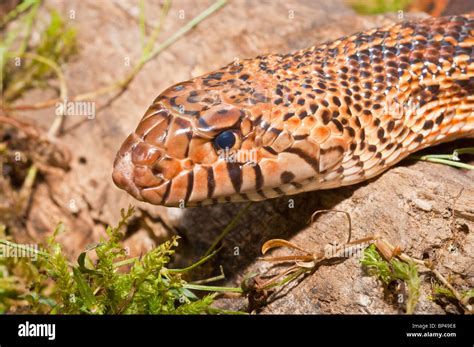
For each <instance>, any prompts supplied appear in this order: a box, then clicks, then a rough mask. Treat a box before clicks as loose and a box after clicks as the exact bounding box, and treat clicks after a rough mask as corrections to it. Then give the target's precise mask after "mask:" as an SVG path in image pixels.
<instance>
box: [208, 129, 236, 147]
mask: <svg viewBox="0 0 474 347" xmlns="http://www.w3.org/2000/svg"><path fill="white" fill-rule="evenodd" d="M236 142H237V139H236V135H235V133H234V132H233V131H232V130H226V131H223V132H221V133H220V134H219V135H217V137H216V138H215V139H214V146H216V148H218V149H226V148H227V149H232V147H234V145H235V143H236Z"/></svg>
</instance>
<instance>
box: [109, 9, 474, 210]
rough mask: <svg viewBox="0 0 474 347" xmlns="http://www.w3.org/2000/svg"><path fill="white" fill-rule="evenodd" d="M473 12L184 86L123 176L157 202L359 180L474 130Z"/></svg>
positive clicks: (150, 126) (150, 119)
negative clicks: (416, 152)
mask: <svg viewBox="0 0 474 347" xmlns="http://www.w3.org/2000/svg"><path fill="white" fill-rule="evenodd" d="M473 33H474V16H471V15H462V16H455V17H440V18H433V19H426V20H421V21H414V22H410V21H407V22H400V23H397V24H394V25H391V26H387V27H382V28H378V29H372V30H369V31H366V32H361V33H358V34H355V35H353V36H350V37H343V38H340V39H338V40H336V41H333V42H328V43H325V44H322V45H320V46H315V47H311V48H308V49H305V50H300V51H297V52H294V53H292V54H285V55H282V54H269V55H263V56H259V57H256V58H254V59H247V60H242V61H236V62H233V63H232V64H230V65H228V66H226V67H224V68H221V69H219V70H217V71H214V72H212V73H209V74H206V75H204V76H200V77H197V78H194V79H191V80H189V81H185V82H182V83H179V84H176V85H174V86H172V87H170V88H168V89H167V90H165V91H164V92H163V93H162V94H161V95H159V96H158V97H157V98H156V99H155V101H154V102H153V104H152V105H151V106H150V107H149V108H148V110H147V111H146V113H145V115H144V117H143V118H142V120H141V122H140V123H139V125H138V127H137V128H136V130H135V132H133V133H132V134H131V135H130V136H129V137H128V138H127V139H126V140H125V142H124V143H123V145H122V147H121V149H120V150H119V152H118V154H117V157H116V160H115V163H114V172H113V180H114V182H115V183H116V185H118V186H119V187H120V188H122V189H125V190H126V191H128V192H129V193H130V194H131V195H133V196H134V197H135V198H137V199H139V200H143V201H147V202H149V203H152V204H156V205H166V206H179V205H181V206H196V205H203V204H214V203H221V202H234V201H246V200H255V201H257V200H264V199H269V198H275V197H278V196H282V195H292V194H297V193H300V192H305V191H312V190H319V189H329V188H336V187H340V186H345V185H352V184H355V183H358V182H361V181H364V180H367V179H369V178H371V177H374V176H376V175H379V174H380V173H382V172H383V171H384V170H386V169H388V168H389V167H391V166H393V165H394V164H396V163H397V162H399V161H400V160H402V159H403V158H405V157H406V156H408V155H409V154H411V153H413V152H415V151H418V150H420V149H422V148H425V147H428V146H433V145H436V144H438V143H441V142H446V141H451V140H454V139H457V138H461V137H473V136H474V115H473V110H474V93H473V91H474V36H473Z"/></svg>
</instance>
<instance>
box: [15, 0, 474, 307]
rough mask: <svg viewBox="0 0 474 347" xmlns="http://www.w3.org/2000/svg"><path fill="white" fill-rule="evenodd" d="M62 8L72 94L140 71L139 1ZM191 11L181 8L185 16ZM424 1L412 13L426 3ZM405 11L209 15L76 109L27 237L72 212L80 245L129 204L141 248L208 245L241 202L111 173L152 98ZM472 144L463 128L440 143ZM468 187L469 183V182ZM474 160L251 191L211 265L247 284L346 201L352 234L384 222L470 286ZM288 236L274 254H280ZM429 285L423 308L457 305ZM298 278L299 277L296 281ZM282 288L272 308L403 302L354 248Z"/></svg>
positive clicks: (44, 113)
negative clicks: (73, 36)
mask: <svg viewBox="0 0 474 347" xmlns="http://www.w3.org/2000/svg"><path fill="white" fill-rule="evenodd" d="M146 4H147V12H146V13H147V18H146V20H147V24H148V25H149V26H152V25H154V23H155V22H156V19H157V18H158V13H159V8H160V7H159V6H160V1H154V0H153V1H152V0H150V1H147V2H146ZM210 4H212V1H205V0H202V1H199V2H196V3H191V2H190V1H184V0H183V1H174V2H173V5H172V8H171V11H170V14H169V16H168V17H167V19H166V21H165V22H164V24H163V32H162V33H161V35H160V38H159V40H160V41H162V40H163V39H164V38H166V37H169V36H170V35H171V34H172V33H174V32H175V31H176V30H177V29H178V28H180V27H181V26H182V25H184V24H185V23H186V22H187V21H188V20H190V19H191V18H193V17H194V16H196V15H197V14H199V13H200V12H201V11H203V10H204V9H205V8H206V7H207V6H209V5H210ZM52 8H56V9H58V10H59V11H60V13H62V14H63V15H64V16H66V17H67V18H69V19H68V20H69V22H70V24H71V25H73V26H74V27H76V28H77V29H78V40H79V44H80V50H79V55H78V56H77V57H76V58H75V59H74V61H72V62H70V63H69V64H68V65H67V66H66V67H65V68H64V72H65V77H66V80H67V84H68V88H69V93H70V95H75V94H79V93H83V92H88V91H92V90H95V89H97V88H99V87H101V86H105V85H108V84H109V83H111V82H113V81H114V80H115V79H116V78H118V77H119V76H124V75H125V74H126V73H127V72H129V71H130V69H131V66H132V65H133V64H134V63H135V62H136V61H137V59H138V58H139V52H140V49H141V48H140V39H139V30H138V22H137V13H138V10H137V7H136V5H134V4H133V3H132V2H123V1H121V2H119V1H101V2H97V1H92V0H83V1H79V0H76V1H74V0H71V1H68V2H64V1H60V0H47V1H46V6H44V7H43V8H42V9H41V11H42V13H43V14H45V16H46V13H47V12H48V11H49V10H50V9H52ZM183 16H184V18H182V17H183ZM421 16H426V15H424V14H409V15H408V14H407V17H421ZM397 20H398V19H397V15H394V14H392V15H380V16H359V15H356V14H355V13H354V12H353V11H352V10H351V9H350V8H348V7H347V6H346V5H344V4H343V3H342V2H340V1H331V2H327V1H324V0H318V1H316V0H313V1H310V0H308V1H303V0H300V1H292V2H291V3H287V2H285V1H281V2H278V3H277V2H273V1H262V2H258V4H257V3H256V2H254V1H250V0H249V1H244V0H236V1H233V2H231V3H229V4H228V5H227V6H225V7H224V8H223V9H222V10H220V11H219V12H218V13H216V14H214V15H212V16H211V17H210V18H208V19H207V20H205V21H204V22H203V23H201V24H200V25H199V26H198V27H197V28H196V29H194V30H193V31H192V32H190V33H189V34H188V35H186V36H185V37H184V38H182V39H181V40H179V41H178V42H176V43H175V44H173V45H172V46H171V47H170V48H168V49H167V50H166V51H165V52H163V53H162V54H161V55H160V56H159V57H158V58H156V59H154V60H153V61H151V62H150V63H149V64H147V65H146V66H145V67H144V69H143V70H142V71H141V72H140V73H139V75H138V76H137V78H136V79H135V80H134V81H133V82H132V83H131V84H130V85H129V87H128V89H127V90H126V92H125V93H123V94H122V95H121V96H120V97H119V98H117V99H115V100H113V102H112V103H108V101H109V100H108V99H107V98H105V97H104V98H101V99H99V100H96V101H97V103H96V109H97V110H99V111H98V112H97V114H96V117H95V118H94V119H91V120H84V119H82V118H79V117H76V118H74V117H69V118H67V119H66V123H65V131H64V133H63V135H62V136H61V137H60V145H61V146H64V147H65V148H67V149H68V150H69V151H70V152H71V155H72V159H71V162H70V167H71V168H70V170H68V171H63V170H56V171H55V172H54V173H43V174H41V176H40V180H39V181H38V182H37V184H36V187H35V191H34V194H33V200H32V203H31V208H30V211H29V215H28V218H27V219H26V225H25V228H24V230H23V231H21V232H19V233H18V235H16V238H17V240H18V241H20V242H28V241H30V240H32V239H33V240H37V241H39V240H43V239H44V238H45V237H46V236H48V235H49V234H50V233H51V231H52V230H53V229H54V226H55V225H56V224H57V223H58V221H63V222H64V223H65V224H66V226H67V228H68V230H69V231H68V232H67V233H65V234H63V235H62V237H61V242H62V243H63V244H64V246H65V249H66V250H67V251H68V253H69V254H70V255H71V257H73V258H74V257H76V256H77V255H78V254H79V253H80V252H81V251H82V250H83V249H84V248H85V247H86V245H87V244H89V243H92V242H96V241H97V240H98V238H99V237H100V236H101V235H103V230H104V226H105V225H108V224H115V223H116V222H117V221H118V219H119V215H120V209H121V208H126V207H127V206H128V205H129V204H133V205H135V206H136V207H137V217H136V219H135V221H134V225H133V227H130V228H129V230H128V235H127V239H126V241H125V242H126V245H127V246H129V247H130V250H131V254H132V255H136V254H141V253H143V252H144V251H146V250H148V249H150V248H151V247H153V246H154V245H156V244H157V243H158V242H161V241H163V240H164V239H166V238H167V237H169V235H170V234H171V233H173V232H177V233H179V234H180V235H181V236H182V240H181V248H180V256H179V258H178V259H177V264H189V263H191V262H192V261H193V260H195V259H197V258H198V257H199V256H201V255H202V254H203V253H204V252H205V251H206V250H207V249H208V247H209V246H210V245H211V244H212V242H213V240H214V239H215V237H216V236H217V235H218V234H219V233H220V232H221V231H222V230H223V228H224V227H225V226H226V225H227V224H228V223H229V222H230V221H231V220H232V218H233V217H234V216H235V215H236V213H237V212H238V211H239V210H240V209H241V208H243V206H244V205H243V204H232V205H221V206H211V207H205V208H195V209H186V210H180V209H171V208H163V207H157V206H151V205H147V204H144V203H139V202H137V201H135V200H133V198H131V197H129V196H128V195H127V194H126V193H124V192H123V191H120V190H119V189H117V188H116V187H115V186H114V185H113V182H112V179H111V171H112V163H113V159H114V156H115V153H116V151H117V150H118V148H119V146H120V144H121V142H122V141H123V140H124V139H125V137H126V136H127V135H128V133H130V132H131V131H132V130H133V128H134V127H135V126H136V124H137V122H138V120H139V119H140V118H141V116H142V114H143V113H144V111H145V110H146V108H147V107H148V105H149V104H150V103H151V101H152V100H153V99H154V98H155V97H156V96H157V95H158V94H159V92H160V91H162V90H164V89H165V88H166V87H168V86H169V85H172V84H174V83H177V82H179V81H182V80H186V79H189V78H191V77H193V76H197V75H199V74H202V73H204V72H207V71H211V70H214V69H216V68H219V67H221V66H223V65H225V64H227V63H229V62H230V61H232V60H234V59H236V58H239V59H240V58H250V57H253V56H256V55H260V54H263V53H269V52H274V53H287V52H290V51H293V50H297V49H301V48H306V47H308V46H312V45H315V44H318V43H321V42H323V41H326V40H330V39H336V38H338V37H339V36H342V35H348V34H351V33H354V32H356V31H360V30H364V29H368V28H372V27H374V26H379V25H383V24H387V23H392V22H395V21H397ZM54 96H55V93H54V92H53V91H38V90H36V91H33V92H30V93H28V94H27V95H25V96H24V97H23V98H22V100H19V101H18V103H19V104H31V103H34V102H37V101H41V100H45V99H49V98H51V97H54ZM16 116H18V118H20V119H22V120H25V121H28V122H32V123H34V124H36V125H37V126H39V127H40V128H42V129H45V130H47V129H48V127H49V126H50V125H51V123H52V121H53V119H54V116H55V115H54V108H51V109H46V110H40V111H28V112H21V113H17V114H16ZM468 145H470V146H473V145H474V144H473V142H472V141H468V140H465V141H462V142H457V143H454V144H447V145H443V146H440V147H438V148H436V149H435V150H436V152H440V153H441V152H442V153H449V152H450V151H451V150H452V149H453V148H459V147H466V146H468ZM461 190H462V192H461ZM473 196H474V172H468V171H466V170H458V169H455V168H452V167H447V166H442V165H436V164H432V163H426V162H413V161H407V160H405V161H403V162H402V163H401V164H400V165H398V166H397V167H395V168H393V169H391V170H389V171H388V172H386V173H385V174H383V175H382V176H380V177H378V178H376V179H373V180H371V181H369V182H365V183H363V184H359V185H355V186H351V187H347V188H341V189H335V190H330V191H319V192H312V193H306V194H302V195H298V196H295V197H291V199H292V201H293V202H294V207H293V208H290V205H291V201H289V198H281V199H276V200H272V201H266V202H261V203H253V204H252V205H251V207H250V208H249V210H248V211H247V212H246V213H245V215H244V216H243V217H242V218H241V220H240V221H239V223H238V225H237V226H236V228H235V229H234V230H233V231H232V232H231V233H230V234H229V235H228V237H227V238H225V240H224V241H223V248H222V250H221V252H220V253H219V255H218V256H217V257H216V258H215V259H214V260H213V261H212V263H211V264H210V265H208V266H207V268H206V269H205V271H203V272H202V274H201V275H203V276H204V275H216V274H218V271H219V270H218V269H219V268H218V266H219V265H222V266H223V269H224V271H225V274H226V280H225V281H223V282H222V283H221V284H225V285H239V284H240V281H242V279H243V278H244V276H245V275H246V274H248V273H251V272H263V271H265V270H267V269H268V268H269V267H270V265H269V264H266V263H264V262H261V261H259V260H258V257H259V256H260V255H261V254H260V247H261V245H262V244H263V242H265V241H266V240H269V239H271V238H283V239H287V240H291V241H292V242H294V243H296V244H298V245H300V246H301V247H302V248H304V249H307V250H312V249H315V248H316V247H317V245H321V244H326V243H329V242H337V241H341V240H345V239H347V232H348V230H347V226H346V220H345V219H344V216H342V215H341V214H324V215H321V216H320V217H319V218H318V220H317V221H316V224H315V225H313V226H309V225H308V220H309V219H310V216H311V215H312V213H313V212H314V211H316V210H321V209H333V210H342V211H346V212H348V213H349V214H350V216H351V220H352V238H353V239H357V238H362V237H364V236H367V235H372V234H378V235H380V236H382V237H383V238H385V239H387V240H389V241H390V242H391V243H393V244H395V245H399V246H400V247H401V248H402V249H403V250H404V251H405V252H406V253H407V254H409V255H410V256H413V257H416V258H420V259H430V260H432V261H433V262H435V264H436V267H437V269H438V270H439V271H440V272H441V273H443V274H444V275H446V276H448V275H449V277H450V280H451V281H452V283H453V284H455V285H456V287H457V288H458V289H462V290H465V289H467V288H472V287H473V286H474V259H473V254H474V233H473V231H474V200H473ZM283 253H284V250H278V251H276V252H274V254H279V255H281V254H283ZM422 279H423V281H422V297H421V299H420V302H419V304H418V306H417V309H416V312H417V313H445V312H458V310H459V308H458V307H455V306H453V305H452V304H449V303H448V304H446V305H441V304H439V303H436V302H433V301H432V300H430V299H429V295H430V293H431V288H430V277H429V274H428V273H422ZM290 287H291V288H290ZM290 287H287V288H285V290H284V291H283V292H282V293H281V295H279V298H278V299H277V300H274V301H273V302H271V303H270V304H268V305H267V306H265V307H264V308H263V310H262V312H263V313H398V312H400V308H399V305H397V304H396V303H393V302H390V300H387V298H386V293H384V291H383V287H382V286H381V284H380V283H379V282H377V280H376V279H374V278H373V277H369V276H368V275H367V274H365V273H364V272H363V271H362V269H361V266H360V263H359V260H358V258H356V257H352V258H348V259H345V260H344V261H340V262H338V263H334V264H327V265H324V266H321V267H319V268H318V270H317V271H315V272H314V273H313V274H312V275H310V276H307V277H306V278H305V279H304V280H302V281H300V282H298V283H295V284H294V285H293V286H290ZM218 304H219V305H220V306H222V307H226V308H233V309H236V308H243V307H244V306H245V305H246V299H235V298H233V299H225V298H222V299H220V300H219V302H218Z"/></svg>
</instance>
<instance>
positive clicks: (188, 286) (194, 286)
mask: <svg viewBox="0 0 474 347" xmlns="http://www.w3.org/2000/svg"><path fill="white" fill-rule="evenodd" d="M183 287H184V288H186V289H194V290H202V291H206V292H231V293H243V290H242V288H240V287H218V286H203V285H201V284H191V283H186V284H184V286H183Z"/></svg>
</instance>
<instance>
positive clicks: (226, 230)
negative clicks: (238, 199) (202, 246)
mask: <svg viewBox="0 0 474 347" xmlns="http://www.w3.org/2000/svg"><path fill="white" fill-rule="evenodd" d="M250 205H252V203H251V202H249V203H248V204H247V205H246V206H245V207H244V208H242V209H241V210H240V211H239V213H237V215H236V216H235V217H234V218H233V219H232V220H231V221H230V223H229V224H227V226H226V227H225V228H224V230H223V231H222V232H221V233H220V235H219V236H218V237H217V238H216V239H215V240H214V242H213V243H212V245H211V247H209V249H208V250H207V252H206V253H205V254H204V257H207V256H208V255H209V254H211V253H212V252H213V251H214V249H215V248H216V247H217V245H218V244H219V242H221V241H222V240H223V239H224V238H225V237H226V236H227V234H228V233H229V232H230V231H231V230H232V229H234V228H235V226H236V224H237V222H238V221H239V219H240V218H241V217H242V216H243V214H244V213H245V212H247V210H248V209H249V207H250Z"/></svg>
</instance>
